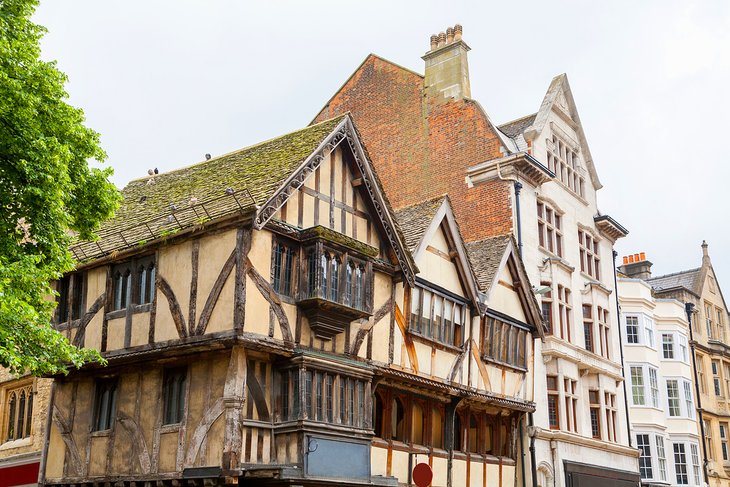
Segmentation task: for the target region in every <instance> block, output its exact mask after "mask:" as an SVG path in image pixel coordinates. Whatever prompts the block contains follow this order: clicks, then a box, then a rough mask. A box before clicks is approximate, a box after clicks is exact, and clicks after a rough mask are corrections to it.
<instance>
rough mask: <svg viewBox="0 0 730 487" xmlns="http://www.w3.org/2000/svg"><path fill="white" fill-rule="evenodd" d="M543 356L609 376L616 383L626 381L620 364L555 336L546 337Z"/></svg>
mask: <svg viewBox="0 0 730 487" xmlns="http://www.w3.org/2000/svg"><path fill="white" fill-rule="evenodd" d="M542 354H543V356H544V357H557V358H562V359H565V360H568V361H570V362H573V363H575V364H577V365H578V367H579V368H580V369H583V370H588V371H589V372H595V373H598V374H603V375H607V376H609V377H611V378H612V379H614V380H615V381H616V382H620V381H623V380H624V377H623V375H622V374H621V365H620V364H618V363H616V362H613V361H612V360H610V359H607V358H604V357H601V356H600V355H597V354H595V353H591V352H589V351H588V350H586V349H584V348H582V347H579V346H577V345H575V344H573V343H569V342H566V341H565V340H562V339H560V338H556V337H554V336H546V337H545V342H544V343H543V346H542Z"/></svg>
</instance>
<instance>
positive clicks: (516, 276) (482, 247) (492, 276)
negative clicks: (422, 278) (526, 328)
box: [466, 234, 545, 337]
mask: <svg viewBox="0 0 730 487" xmlns="http://www.w3.org/2000/svg"><path fill="white" fill-rule="evenodd" d="M466 248H467V252H468V254H469V260H470V262H471V267H472V269H473V270H474V274H475V275H476V277H477V280H478V282H479V290H480V291H481V292H482V293H484V294H485V295H486V299H487V301H486V302H487V307H488V308H489V302H490V297H491V296H492V291H493V290H494V288H495V285H496V284H497V280H498V278H499V273H500V271H501V270H502V269H503V268H504V267H506V268H507V270H508V271H509V272H510V275H511V276H512V280H513V282H514V284H515V292H516V293H517V295H518V297H519V299H520V302H521V304H522V308H523V310H524V313H525V316H526V317H527V319H528V322H529V323H530V324H532V325H533V326H534V327H535V330H536V331H537V332H538V334H539V335H540V336H541V337H542V336H544V332H545V330H544V329H543V325H542V313H541V311H540V305H539V304H538V302H537V299H536V298H535V294H534V292H533V290H532V286H531V285H530V279H529V278H528V277H527V271H526V270H525V265H524V263H523V262H522V259H521V258H520V256H519V254H518V253H517V251H516V249H517V243H516V242H515V240H514V237H513V236H512V234H509V235H499V236H496V237H492V238H487V239H484V240H480V241H478V242H469V243H467V244H466Z"/></svg>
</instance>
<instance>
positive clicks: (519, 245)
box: [497, 163, 522, 257]
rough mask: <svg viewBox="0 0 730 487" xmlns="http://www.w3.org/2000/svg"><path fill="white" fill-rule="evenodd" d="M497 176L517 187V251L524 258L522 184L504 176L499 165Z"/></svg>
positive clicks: (515, 179)
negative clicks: (521, 214) (521, 205)
mask: <svg viewBox="0 0 730 487" xmlns="http://www.w3.org/2000/svg"><path fill="white" fill-rule="evenodd" d="M497 176H498V177H499V179H501V180H502V181H512V182H513V183H514V186H515V213H516V215H515V216H516V217H517V251H518V252H519V254H520V257H522V219H521V218H520V190H522V183H521V182H520V181H519V180H518V179H517V178H510V177H504V176H502V172H501V170H500V167H499V163H497Z"/></svg>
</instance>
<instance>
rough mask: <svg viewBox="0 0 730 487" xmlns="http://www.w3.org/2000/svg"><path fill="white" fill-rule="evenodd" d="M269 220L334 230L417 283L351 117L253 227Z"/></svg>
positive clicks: (268, 203)
mask: <svg viewBox="0 0 730 487" xmlns="http://www.w3.org/2000/svg"><path fill="white" fill-rule="evenodd" d="M269 222H272V223H273V224H275V225H276V224H277V223H283V224H285V227H287V228H288V229H297V230H303V229H307V228H313V227H317V226H321V227H324V228H327V229H330V230H334V231H335V232H338V233H340V234H342V235H344V236H346V237H349V238H352V239H353V240H356V241H358V242H361V243H363V244H366V245H368V246H370V248H374V249H375V250H377V252H378V257H379V258H381V259H383V260H385V261H390V263H392V264H393V265H397V266H398V267H399V268H400V270H402V272H403V273H404V275H405V277H406V279H407V280H408V281H409V282H415V281H414V278H415V274H416V272H417V268H416V266H415V263H414V261H413V259H412V258H411V255H410V253H409V252H408V251H407V249H406V246H405V244H404V243H403V241H402V239H401V237H400V235H399V232H398V231H397V230H396V225H395V221H394V217H393V215H392V209H391V208H390V204H389V203H388V201H387V199H386V197H385V195H384V194H383V191H382V189H381V187H380V183H379V181H378V179H377V177H376V176H375V173H374V170H373V166H372V164H371V162H370V161H369V159H368V158H367V154H366V152H365V149H364V147H363V146H362V143H361V141H360V138H359V135H358V134H357V130H356V129H355V127H354V125H353V123H352V120H351V119H350V117H349V116H346V117H345V118H344V119H343V120H342V122H341V123H340V124H339V125H338V126H337V127H336V128H335V130H334V131H333V132H332V133H331V134H330V135H329V136H328V137H327V138H325V139H324V140H323V141H322V143H321V144H320V146H319V147H318V148H317V150H315V151H314V152H313V153H312V154H311V155H310V156H309V157H308V158H307V159H306V160H305V161H304V162H303V163H302V164H301V166H300V167H299V168H298V169H297V170H296V171H294V172H293V173H292V175H291V176H290V177H289V178H287V180H286V181H285V182H284V184H283V185H282V186H281V187H280V188H279V189H278V190H277V191H276V192H275V193H274V194H273V196H272V197H271V198H269V200H267V201H266V202H265V203H264V204H263V205H262V206H261V207H259V208H258V209H257V214H256V217H255V219H254V227H255V228H257V229H260V228H263V227H264V226H265V225H266V224H267V223H269Z"/></svg>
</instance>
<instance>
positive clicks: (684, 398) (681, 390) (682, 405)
mask: <svg viewBox="0 0 730 487" xmlns="http://www.w3.org/2000/svg"><path fill="white" fill-rule="evenodd" d="M670 381H676V383H677V400H678V402H679V414H678V415H672V414H670V408H669V400H670V397H669V386H668V384H669V382H670ZM692 387H693V386H692V381H690V380H689V379H685V378H683V377H667V378H665V380H664V390H665V391H666V394H667V395H666V400H665V401H664V404H665V405H666V413H667V417H668V418H686V419H694V418H695V400H694V390H693V389H692Z"/></svg>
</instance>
